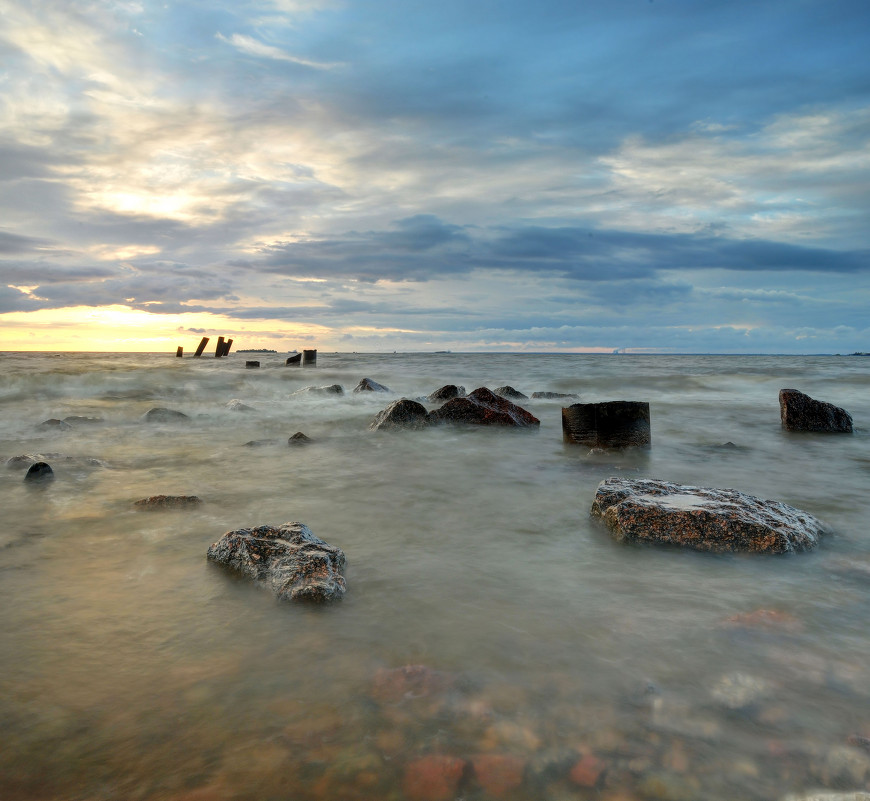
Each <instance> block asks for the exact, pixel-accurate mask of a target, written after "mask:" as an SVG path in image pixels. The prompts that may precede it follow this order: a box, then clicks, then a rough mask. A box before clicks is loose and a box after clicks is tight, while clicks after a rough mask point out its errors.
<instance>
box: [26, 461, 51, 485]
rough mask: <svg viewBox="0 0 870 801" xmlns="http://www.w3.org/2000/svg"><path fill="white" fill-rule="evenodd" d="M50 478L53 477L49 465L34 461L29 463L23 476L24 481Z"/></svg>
mask: <svg viewBox="0 0 870 801" xmlns="http://www.w3.org/2000/svg"><path fill="white" fill-rule="evenodd" d="M50 478H54V471H53V470H52V469H51V465H49V464H47V463H46V462H36V463H35V464H32V465H30V469H29V470H28V471H27V475H25V476H24V480H25V481H45V480H46V479H50Z"/></svg>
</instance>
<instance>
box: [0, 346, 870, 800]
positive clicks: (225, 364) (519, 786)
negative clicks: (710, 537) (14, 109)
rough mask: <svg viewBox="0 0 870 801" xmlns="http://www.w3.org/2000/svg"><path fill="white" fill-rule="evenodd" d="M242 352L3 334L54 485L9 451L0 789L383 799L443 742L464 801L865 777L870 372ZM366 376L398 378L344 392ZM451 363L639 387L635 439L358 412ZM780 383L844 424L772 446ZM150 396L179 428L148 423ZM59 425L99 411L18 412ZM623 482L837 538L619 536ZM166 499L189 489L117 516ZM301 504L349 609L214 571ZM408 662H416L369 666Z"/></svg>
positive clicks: (11, 419)
mask: <svg viewBox="0 0 870 801" xmlns="http://www.w3.org/2000/svg"><path fill="white" fill-rule="evenodd" d="M245 358H246V357H245V355H244V354H243V355H233V356H231V357H229V358H227V359H222V360H216V359H214V358H203V359H200V360H194V359H189V358H185V359H175V358H174V357H172V356H166V355H153V354H148V355H130V354H117V355H116V354H110V355H96V354H72V355H69V354H66V355H56V354H10V353H6V354H0V376H2V378H0V457H2V459H3V461H4V462H5V461H6V460H7V459H10V458H12V457H16V456H21V455H25V454H30V455H34V456H35V455H41V458H44V460H45V461H48V462H49V463H50V464H51V465H52V467H53V469H54V472H55V479H54V481H52V482H49V483H47V484H44V485H39V486H33V485H29V484H25V483H24V481H23V476H24V472H25V469H26V466H22V465H21V464H15V463H13V464H10V465H7V466H5V467H3V466H2V465H0V482H2V483H0V490H2V498H3V510H4V526H3V527H2V530H0V608H2V610H3V613H2V616H0V688H2V691H0V798H2V799H10V800H11V801H16V799H70V800H71V801H78V799H81V800H82V801H95V800H96V799H115V798H129V799H142V801H156V800H157V799H171V800H174V801H195V799H198V801H209V800H210V799H260V800H263V799H300V800H302V801H305V800H307V799H345V798H347V799H357V798H358V799H396V801H402V799H405V798H413V797H414V796H415V794H418V792H419V791H418V790H416V789H415V787H414V782H413V776H414V775H416V774H415V771H420V770H425V768H426V766H427V765H429V766H430V767H431V765H432V764H434V762H433V761H432V760H430V761H429V762H426V759H427V758H430V757H432V756H441V757H456V758H459V759H462V760H466V762H467V763H468V766H467V767H466V768H465V771H464V773H463V775H462V778H461V779H460V780H459V784H458V785H456V787H455V790H454V789H452V788H451V789H450V791H449V795H447V797H449V798H452V797H454V796H456V797H462V798H465V799H469V800H471V799H485V798H496V797H501V798H510V799H518V800H519V799H543V800H544V801H550V800H552V801H564V800H565V799H586V798H590V799H591V798H603V799H613V801H616V799H623V801H625V799H675V800H679V799H685V800H686V801H689V799H701V798H703V799H716V800H718V799H722V800H723V801H724V800H725V799H737V798H741V799H780V798H783V797H784V796H786V795H788V794H789V793H807V792H809V791H810V790H814V789H819V788H831V789H836V790H841V791H843V790H857V789H863V788H866V787H867V786H868V782H870V751H868V749H867V747H866V744H865V741H864V740H862V739H861V738H862V737H863V738H870V626H868V625H867V620H868V615H870V530H868V518H870V515H868V511H870V500H868V499H870V492H868V488H870V480H868V479H870V452H868V444H870V434H868V431H870V426H868V423H867V421H868V420H870V392H868V390H870V369H868V368H870V359H864V358H860V357H760V356H756V357H737V356H735V357H730V356H649V357H645V356H581V355H557V356H530V355H478V354H476V355H462V354H432V355H402V354H383V355H363V354H359V355H357V354H352V355H351V354H341V355H338V354H335V355H330V354H324V353H320V354H319V357H318V364H317V367H316V368H302V369H299V368H287V367H284V366H283V360H284V356H283V355H274V354H272V355H258V356H253V357H251V356H248V357H247V358H259V359H260V361H261V362H262V365H263V366H262V368H261V369H260V370H245V369H244V361H245ZM363 377H370V378H372V379H373V380H375V381H378V382H380V383H381V384H384V385H386V386H388V387H389V388H390V389H391V390H392V392H391V394H390V395H389V396H386V395H383V394H380V393H363V394H353V393H352V391H351V390H352V389H353V387H354V386H355V385H356V384H357V382H358V381H359V380H360V379H361V378H363ZM334 383H338V384H341V385H343V386H344V388H345V395H344V396H342V397H333V396H329V397H323V396H315V395H306V394H304V393H303V394H296V395H294V392H296V391H297V390H299V389H302V388H303V387H306V386H311V385H318V386H320V385H328V384H334ZM447 383H455V384H462V385H464V386H465V387H466V388H467V389H468V390H469V391H470V390H472V389H474V388H476V387H479V386H488V387H490V388H495V387H497V386H501V385H504V384H510V385H511V386H513V387H515V388H517V389H519V390H520V391H522V392H525V393H526V394H528V395H530V394H531V393H532V392H533V391H536V390H552V391H559V392H576V393H578V394H579V395H580V398H581V400H583V401H596V400H618V399H625V400H646V401H649V403H650V408H651V416H652V432H653V446H652V448H651V450H650V451H649V452H648V453H643V454H638V453H626V454H609V455H601V454H598V455H596V454H590V453H589V452H588V451H587V450H586V449H585V448H578V447H570V446H565V445H563V443H562V436H561V422H560V408H561V405H562V402H560V401H558V400H556V401H551V400H529V401H524V402H523V405H524V406H525V408H527V409H529V410H530V411H532V412H533V413H534V414H535V415H536V416H537V417H539V418H540V420H541V426H540V430H536V431H526V430H517V431H513V430H510V431H506V430H482V429H481V430H465V429H455V428H447V427H443V428H437V429H433V430H427V431H421V432H403V433H400V434H387V433H374V432H370V431H369V430H368V424H369V422H370V421H371V420H372V418H373V417H374V416H375V414H376V413H377V412H378V411H379V410H380V409H382V408H384V407H385V406H386V405H387V404H388V403H389V402H390V400H391V399H395V398H399V397H402V396H405V397H413V398H417V397H420V396H424V395H427V394H429V393H431V392H433V391H434V390H435V389H437V388H438V387H440V386H442V385H444V384H447ZM783 387H795V388H797V389H800V390H802V391H804V392H806V393H808V394H810V395H812V396H813V397H816V398H819V399H823V400H828V401H831V402H833V403H835V404H837V405H839V406H843V407H844V408H846V409H847V410H848V411H849V412H850V413H851V414H852V416H853V418H854V420H855V425H856V430H855V433H854V434H853V435H851V436H848V435H842V436H836V435H834V436H822V435H812V434H810V435H802V436H801V435H794V434H787V433H785V432H783V431H782V430H781V428H780V424H779V407H778V402H777V393H778V391H779V389H780V388H783ZM234 399H238V400H240V401H242V402H243V403H245V404H247V405H249V406H251V407H253V411H247V412H240V411H234V410H232V409H230V408H228V406H227V404H228V403H229V402H230V401H232V400H234ZM156 406H162V407H169V408H173V409H177V410H179V411H182V412H184V413H185V414H187V415H189V416H190V418H191V419H190V420H189V421H188V422H187V423H186V424H183V425H168V424H164V425H153V424H146V423H144V422H142V420H141V417H142V415H143V414H144V413H145V412H147V411H148V410H149V409H151V408H153V407H156ZM429 406H430V407H431V404H429ZM72 415H79V416H86V417H97V418H101V422H98V423H91V424H84V423H79V424H76V425H74V427H73V428H72V429H71V430H67V431H58V430H40V429H38V428H37V426H38V424H39V423H41V422H42V421H43V420H46V419H49V418H64V417H68V416H72ZM296 431H303V432H304V433H305V434H307V435H308V436H309V437H311V438H312V439H314V440H315V442H314V443H313V444H311V445H310V446H307V447H304V448H290V447H288V446H287V444H286V441H287V437H289V436H290V435H292V434H293V433H294V432H296ZM270 439H271V440H274V441H275V443H274V444H271V445H268V444H267V445H264V446H261V447H246V446H245V443H246V442H249V441H251V440H270ZM725 442H732V443H734V444H735V445H737V446H738V447H737V448H729V449H721V448H718V447H717V446H719V445H721V444H723V443H725ZM611 475H631V476H648V477H655V478H662V479H668V480H672V481H678V482H686V483H694V484H698V485H702V486H714V487H733V488H736V489H740V490H743V491H747V492H750V493H752V494H755V495H759V496H762V497H767V498H775V499H778V500H782V501H785V502H786V503H790V504H793V505H795V506H798V507H800V508H801V509H804V510H806V511H808V512H810V513H812V514H814V515H816V516H818V517H820V518H822V519H824V520H825V521H826V522H828V523H829V524H830V525H831V526H832V528H833V529H834V530H835V531H836V534H835V535H834V536H832V537H830V538H828V539H827V540H826V541H825V542H823V544H822V545H821V546H820V547H819V548H818V549H817V550H815V551H814V552H811V553H805V554H798V555H793V556H785V557H759V556H751V557H750V556H733V555H732V556H728V555H709V554H698V553H688V552H680V551H675V550H667V549H658V548H653V547H639V546H626V545H619V544H617V543H615V542H613V541H612V540H611V539H610V537H609V536H608V534H607V533H606V531H604V530H603V529H602V528H601V527H600V526H599V525H598V524H597V523H596V522H595V521H593V520H591V519H590V517H589V507H590V505H591V503H592V499H593V496H594V494H595V488H596V486H597V485H598V483H599V482H600V481H601V480H602V479H604V478H607V477H608V476H611ZM156 494H174V495H180V494H195V495H198V496H199V497H200V498H201V499H202V500H203V504H202V505H201V506H199V507H197V508H194V509H187V510H173V511H152V512H143V511H137V510H136V509H134V507H133V502H134V501H136V500H138V499H140V498H144V497H146V496H150V495H156ZM292 520H299V521H302V522H304V523H306V524H307V525H308V526H309V527H310V528H311V529H312V530H313V532H314V533H315V534H316V535H318V536H319V537H321V538H323V539H325V540H326V541H328V542H329V543H331V544H333V545H337V546H339V547H341V548H342V549H344V551H345V553H346V554H347V560H348V569H347V581H348V593H347V595H346V597H345V599H344V600H343V601H341V602H340V603H336V604H333V605H331V606H327V607H321V608H311V607H306V606H291V605H287V604H279V603H277V602H275V601H274V599H273V598H272V596H271V595H270V594H269V593H268V592H266V591H264V590H262V589H260V588H258V587H256V586H253V585H251V584H250V583H248V582H246V581H242V580H238V579H236V578H235V577H234V576H233V575H231V574H229V573H227V572H226V571H225V570H223V569H221V568H220V567H217V566H215V565H212V564H210V563H208V562H207V561H206V558H205V553H206V549H207V548H208V546H209V545H210V544H211V543H212V542H214V541H215V540H217V539H218V538H219V537H220V536H221V535H222V534H223V533H224V532H226V531H228V530H230V529H233V528H239V527H248V526H252V525H258V524H263V523H270V524H280V523H283V522H286V521H292ZM758 610H768V612H770V614H756V615H755V617H749V618H747V617H745V616H747V615H750V613H754V612H756V613H757V612H758ZM735 616H744V617H740V618H738V619H737V621H735V620H734V618H735ZM407 665H418V666H425V667H422V668H419V669H418V671H417V673H416V674H415V675H417V676H418V677H421V676H422V677H423V681H422V682H418V683H416V684H415V683H414V682H411V683H406V684H403V683H402V681H401V678H400V674H397V673H395V672H394V673H390V672H389V671H390V670H393V669H395V668H401V667H403V666H407ZM867 742H868V743H870V740H868V741H867ZM482 754H488V755H495V756H497V757H498V758H499V759H501V760H502V761H501V762H498V760H495V763H498V764H500V765H502V766H506V765H507V766H512V767H513V768H515V770H514V774H513V776H514V778H512V779H511V778H505V779H504V781H503V782H502V784H499V782H498V781H494V780H492V779H491V777H490V779H489V780H488V779H487V778H486V777H482V772H483V770H482V769H481V770H479V771H477V772H476V771H475V770H474V769H473V768H472V767H471V765H472V764H474V762H475V760H478V762H477V764H478V765H480V764H483V763H482V762H480V755H482ZM584 757H585V758H586V762H585V763H584V764H585V765H586V768H587V769H586V771H585V773H584V771H583V770H580V769H576V765H577V763H578V761H580V760H581V759H582V758H584ZM420 760H423V761H422V762H421V761H420ZM490 764H494V762H490ZM572 770H573V774H572ZM409 775H410V776H411V777H412V778H411V779H409ZM572 775H573V780H572ZM517 777H518V778H517ZM578 780H579V782H578ZM433 781H434V780H433ZM587 785H591V786H587ZM428 786H429V790H428V791H427V792H430V793H431V797H432V798H434V797H435V796H436V794H437V787H436V786H435V784H433V783H431V782H430V784H429V785H428Z"/></svg>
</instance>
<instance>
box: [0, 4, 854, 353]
mask: <svg viewBox="0 0 870 801" xmlns="http://www.w3.org/2000/svg"><path fill="white" fill-rule="evenodd" d="M868 52H870V3H867V2H866V0H858V1H857V2H855V1H853V0H783V1H780V0H728V1H727V2H720V0H536V2H534V3H532V2H529V0H524V2H519V1H518V0H500V2H494V1H493V0H461V1H460V0H438V2H431V1H430V2H422V0H420V1H418V0H310V1H308V0H232V2H228V0H208V2H200V1H199V0H189V1H188V2H183V3H174V2H151V0H120V1H118V0H26V1H25V0H11V2H10V0H0V350H94V351H119V350H120V351H163V350H166V351H171V352H174V351H175V347H176V346H177V345H182V346H184V348H185V351H186V352H188V351H192V350H193V349H195V347H196V345H197V343H198V341H199V339H200V337H201V336H212V337H216V336H218V335H224V336H229V337H233V339H234V347H241V348H273V349H276V350H278V351H285V350H292V349H294V348H298V349H300V350H301V349H302V348H312V347H315V348H320V349H322V350H327V351H329V350H339V351H359V352H364V351H394V350H398V351H427V350H454V351H510V350H515V351H548V352H556V351H569V352H570V351H590V352H596V351H602V352H610V351H612V350H615V349H625V350H626V351H627V352H632V351H635V352H663V353H671V352H680V353H682V352H710V353H851V352H853V351H870V280H868V276H870V58H868V56H867V53H868Z"/></svg>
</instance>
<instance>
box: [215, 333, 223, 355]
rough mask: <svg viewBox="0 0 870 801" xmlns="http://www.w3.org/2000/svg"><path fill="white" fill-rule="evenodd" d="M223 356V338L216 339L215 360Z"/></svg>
mask: <svg viewBox="0 0 870 801" xmlns="http://www.w3.org/2000/svg"><path fill="white" fill-rule="evenodd" d="M223 355H224V338H223V337H218V341H217V347H216V348H215V349H214V357H215V359H220V357H221V356H223Z"/></svg>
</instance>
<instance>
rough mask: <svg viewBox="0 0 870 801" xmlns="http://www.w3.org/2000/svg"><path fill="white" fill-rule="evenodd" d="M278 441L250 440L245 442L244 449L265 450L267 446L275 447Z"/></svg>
mask: <svg viewBox="0 0 870 801" xmlns="http://www.w3.org/2000/svg"><path fill="white" fill-rule="evenodd" d="M279 441H280V440H277V439H252V440H250V442H246V443H245V445H244V447H246V448H265V447H267V446H269V445H277V444H278V442H279Z"/></svg>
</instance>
